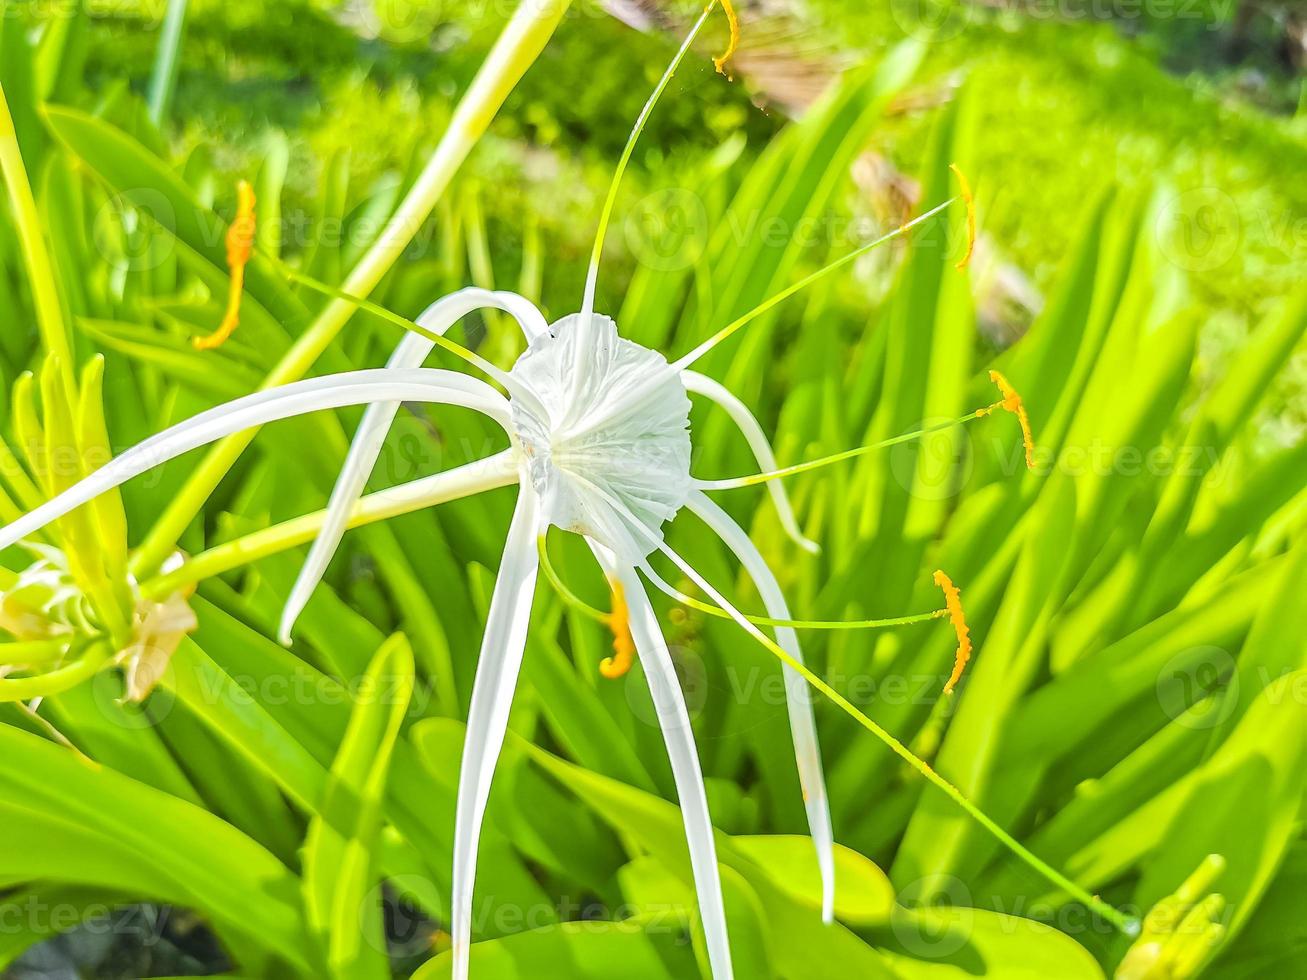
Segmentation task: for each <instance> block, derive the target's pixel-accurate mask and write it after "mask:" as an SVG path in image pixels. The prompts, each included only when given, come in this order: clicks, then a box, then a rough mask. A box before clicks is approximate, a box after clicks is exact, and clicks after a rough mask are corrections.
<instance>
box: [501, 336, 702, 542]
mask: <svg viewBox="0 0 1307 980" xmlns="http://www.w3.org/2000/svg"><path fill="white" fill-rule="evenodd" d="M510 375H511V377H512V378H513V379H514V380H515V381H516V382H518V384H520V385H521V386H522V388H524V389H525V392H515V393H514V396H513V401H512V418H513V427H514V429H515V431H516V434H517V437H518V440H519V443H520V446H521V452H522V455H523V464H524V466H525V468H526V471H527V474H528V476H529V478H530V480H531V484H532V486H533V487H534V488H535V490H536V492H537V493H538V494H539V495H540V499H541V507H542V513H543V515H544V519H545V521H547V522H548V523H549V524H553V525H555V526H557V527H560V528H563V529H565V530H568V531H575V532H576V533H578V534H584V535H586V536H587V537H590V538H593V539H594V540H596V541H598V542H599V543H600V544H603V545H605V546H606V547H608V548H610V549H611V550H613V551H614V552H616V553H617V554H618V556H619V557H620V558H622V559H623V560H624V561H626V562H628V563H634V562H637V561H639V560H641V559H642V558H644V557H645V556H646V555H647V554H649V552H651V551H653V550H654V549H655V548H656V547H657V545H658V542H660V541H661V540H662V526H663V524H665V523H666V522H667V521H668V520H670V519H671V518H672V517H673V516H675V514H676V512H677V511H679V510H680V509H681V507H682V506H684V505H685V502H686V500H687V499H688V498H689V494H690V489H691V483H690V419H689V413H690V400H689V398H688V397H687V395H686V393H685V386H684V385H683V384H682V383H681V379H680V376H679V375H678V374H677V372H675V371H674V370H672V368H671V366H670V365H669V364H668V363H667V359H666V358H664V357H663V356H662V355H661V354H659V353H658V352H657V351H653V350H650V349H649V348H647V347H641V346H640V345H639V344H635V343H632V342H631V341H629V340H624V339H623V338H621V337H620V336H618V333H617V324H615V323H614V322H613V321H612V320H611V319H609V318H608V317H606V316H602V315H600V314H597V313H596V314H592V315H591V316H590V317H589V318H588V322H586V321H584V320H583V319H582V315H581V314H572V315H571V316H567V317H564V318H563V319H561V320H559V321H558V322H557V323H555V324H554V325H553V326H552V327H551V328H550V332H549V333H548V334H545V335H542V336H540V337H538V338H536V339H535V340H534V341H533V342H532V343H531V346H530V347H529V348H528V349H527V350H526V352H525V353H524V354H523V355H522V356H521V357H520V358H518V360H517V363H516V364H514V365H513V369H512V371H511V372H510Z"/></svg>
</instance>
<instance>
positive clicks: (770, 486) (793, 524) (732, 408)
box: [681, 371, 821, 618]
mask: <svg viewBox="0 0 1307 980" xmlns="http://www.w3.org/2000/svg"><path fill="white" fill-rule="evenodd" d="M681 381H682V382H683V383H684V384H685V390H686V391H688V392H690V393H691V394H695V395H702V396H703V397H704V398H707V399H708V400H709V401H711V402H714V403H715V404H717V405H718V406H720V407H721V408H722V409H723V410H724V411H725V412H726V414H727V415H729V416H730V417H731V421H732V422H734V423H735V425H736V427H737V428H738V429H739V430H740V434H741V435H743V436H744V440H745V442H747V443H748V444H749V448H750V449H751V450H752V451H753V458H754V459H755V460H757V462H758V469H759V470H761V471H762V472H764V473H769V472H771V471H772V470H776V469H779V468H780V465H779V464H778V463H777V462H776V454H775V453H773V452H772V448H771V443H769V442H768V441H767V434H766V433H765V432H763V431H762V426H761V425H759V424H758V420H757V419H756V418H754V415H753V413H752V412H750V411H749V406H747V405H745V404H744V402H742V401H740V399H738V398H736V397H735V394H734V393H733V392H732V391H731V390H730V389H729V388H727V387H726V386H725V385H723V384H721V383H720V382H718V381H715V380H713V379H712V378H710V377H708V376H707V375H705V374H700V373H699V372H698V371H682V372H681ZM767 492H768V493H769V494H771V499H772V504H773V505H774V506H775V508H776V516H777V518H779V520H780V522H781V527H782V528H784V529H785V533H786V534H788V535H789V536H790V537H791V538H793V539H794V542H795V543H796V544H797V545H798V546H799V547H800V548H802V549H803V550H804V551H806V552H808V553H809V554H814V555H815V554H817V552H819V551H820V550H821V547H820V545H818V544H817V542H816V541H813V540H812V539H811V538H807V537H804V535H803V532H802V531H800V530H799V522H798V521H797V520H795V518H794V509H793V508H792V507H791V506H790V498H789V495H788V494H787V493H786V492H785V484H784V483H783V482H782V481H780V480H769V481H768V482H767ZM777 618H779V617H777Z"/></svg>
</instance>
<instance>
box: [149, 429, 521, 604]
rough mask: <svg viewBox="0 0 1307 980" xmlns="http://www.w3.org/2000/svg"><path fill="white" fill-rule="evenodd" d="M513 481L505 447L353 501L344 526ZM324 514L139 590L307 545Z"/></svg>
mask: <svg viewBox="0 0 1307 980" xmlns="http://www.w3.org/2000/svg"><path fill="white" fill-rule="evenodd" d="M516 480H517V469H516V463H515V462H514V459H513V457H512V455H511V454H510V453H509V452H508V451H505V452H502V453H497V454H496V455H494V456H490V457H488V458H486V459H481V460H477V461H476V462H475V463H468V464H466V465H464V466H459V467H457V468H456V469H452V470H447V471H445V472H443V473H437V474H435V475H434V476H429V477H425V478H423V479H421V480H414V481H413V482H411V483H405V484H402V485H401V486H398V487H391V488H390V489H388V490H380V491H378V492H377V493H372V494H368V495H367V496H366V497H364V498H363V499H362V500H360V501H359V502H358V503H357V504H355V505H354V510H353V511H352V512H351V513H350V518H349V523H348V524H347V526H348V527H351V528H353V527H361V526H363V525H364V524H372V523H373V522H375V521H384V520H386V519H387V518H390V517H398V516H399V515H400V514H408V513H411V512H412V511H415V510H422V509H424V508H426V507H434V506H436V505H437V504H443V503H446V502H448V501H450V500H458V499H459V498H462V497H468V496H471V495H472V494H476V493H481V492H482V491H485V490H493V489H495V488H497V487H504V486H508V485H509V484H511V483H513V482H514V481H516ZM326 515H327V512H326V511H325V510H320V511H318V512H316V513H313V514H305V515H304V516H302V517H296V518H293V519H292V520H289V521H283V522H282V523H280V524H275V525H273V526H272V527H266V528H263V529H262V530H259V531H255V532H253V533H251V534H246V535H243V536H242V537H239V538H235V539H233V540H231V541H227V542H225V543H223V544H220V545H218V546H217V547H214V548H210V549H209V550H208V551H203V552H201V553H200V554H198V555H196V556H195V557H194V558H190V559H188V560H186V561H185V562H183V563H182V564H181V565H179V566H178V567H177V568H175V569H172V570H171V571H169V572H166V573H165V574H162V575H157V576H155V577H154V578H151V579H148V580H146V581H145V582H144V583H142V584H141V594H142V595H143V596H145V597H146V598H148V599H161V598H163V597H164V596H166V595H170V594H171V593H173V592H176V591H178V590H179V589H182V588H185V587H186V586H188V585H192V584H193V583H195V582H198V581H200V580H201V579H206V578H212V577H213V576H214V575H221V574H222V573H223V572H229V571H231V570H232V569H233V568H239V567H240V566H242V565H248V564H250V563H251V562H253V561H257V560H258V559H260V558H266V557H267V556H268V555H275V554H277V553H278V552H282V551H285V550H287V549H288V548H294V547H297V546H298V545H301V544H305V543H307V542H309V541H312V540H313V538H314V537H315V536H316V535H317V533H318V530H319V529H320V528H321V527H322V523H323V521H324V520H325V519H326Z"/></svg>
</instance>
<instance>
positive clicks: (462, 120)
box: [132, 0, 570, 578]
mask: <svg viewBox="0 0 1307 980" xmlns="http://www.w3.org/2000/svg"><path fill="white" fill-rule="evenodd" d="M569 2H570V0H523V2H522V3H521V5H520V6H519V7H518V8H517V11H516V12H515V13H514V14H513V17H512V19H511V20H510V21H509V22H508V25H507V26H506V27H505V28H504V31H503V33H502V34H501V35H500V36H499V40H498V41H496V42H495V46H494V48H493V49H492V50H491V52H490V54H489V56H488V57H487V58H486V60H485V62H484V63H483V64H482V65H481V68H480V70H479V71H478V72H477V75H476V78H474V79H473V80H472V85H471V87H470V88H469V89H468V91H467V94H466V95H464V96H463V99H462V100H461V101H460V102H459V104H458V108H457V109H455V110H454V116H453V118H452V119H451V120H450V123H449V128H448V129H447V130H446V131H445V134H444V136H442V137H441V140H440V143H439V144H438V145H437V146H436V149H435V152H434V153H433V154H432V156H431V159H430V160H429V161H428V162H427V165H426V168H425V169H424V170H423V171H422V173H421V174H420V175H419V176H418V179H417V182H416V183H415V184H414V185H413V187H412V189H410V190H409V192H408V194H407V195H406V196H405V197H404V200H403V201H402V202H401V203H400V206H399V208H398V210H396V211H395V213H394V214H393V215H391V218H390V221H389V222H388V223H387V224H386V227H385V228H384V229H383V230H382V232H381V234H380V235H379V236H378V238H377V240H376V241H375V242H374V243H373V245H372V247H371V248H370V249H368V251H367V254H365V255H364V256H363V258H362V259H361V260H360V261H359V264H358V265H357V266H355V267H354V270H353V271H352V272H351V273H350V274H349V276H348V277H347V278H346V280H345V282H344V284H343V287H342V289H343V291H344V292H346V293H350V294H352V295H355V296H364V297H366V296H367V295H368V294H369V293H371V292H372V290H373V289H374V288H375V287H376V285H377V283H379V282H380V281H381V278H382V277H383V276H384V275H385V274H386V273H387V272H388V271H390V268H391V267H392V266H393V265H394V264H395V262H396V260H397V259H398V258H399V257H400V255H401V254H402V253H403V251H404V249H405V248H407V247H408V244H409V242H411V241H412V240H413V236H414V235H416V234H417V232H418V230H419V229H420V228H421V227H422V225H423V223H424V222H425V221H426V220H427V218H428V217H429V216H430V214H431V211H432V209H433V208H434V207H435V206H436V202H437V201H438V200H439V198H440V196H441V194H443V193H444V192H445V190H446V188H448V186H449V182H450V180H451V179H452V178H453V176H454V174H455V173H456V172H457V170H458V168H459V166H460V165H461V164H462V163H463V161H464V159H466V157H467V155H468V153H469V152H471V150H472V148H473V147H474V146H475V145H476V144H477V142H478V141H479V140H480V138H481V136H482V135H483V134H484V133H485V131H486V128H487V127H488V126H489V125H490V121H491V120H492V119H493V118H494V116H495V114H496V113H497V112H498V111H499V108H500V106H502V105H503V103H504V100H505V99H506V98H507V97H508V94H509V92H511V91H512V90H513V87H514V86H515V85H516V84H517V82H518V80H519V79H521V77H522V75H523V74H524V73H525V72H526V70H527V69H528V68H529V67H530V66H531V64H532V63H533V62H534V61H535V60H536V58H537V57H538V56H539V54H540V52H541V51H542V50H544V46H545V44H546V42H548V40H549V38H550V37H551V36H552V35H553V33H554V29H555V28H556V27H557V26H558V22H559V21H560V20H561V19H562V16H563V14H564V12H566V10H567V7H568V4H569ZM353 311H354V304H353V303H352V302H350V301H348V300H343V299H335V300H333V301H332V302H330V303H328V304H327V306H326V307H325V308H324V309H323V311H322V312H321V313H320V314H319V315H318V317H317V318H316V319H315V320H314V321H313V323H312V324H310V325H309V327H308V329H307V330H305V331H304V333H303V334H301V335H300V336H299V338H298V339H297V340H296V341H295V343H294V344H293V345H292V346H291V349H290V350H289V351H287V352H286V355H285V356H284V357H283V358H282V359H281V361H280V362H279V363H278V364H277V366H276V367H274V368H273V369H272V371H271V373H269V374H268V376H267V378H266V379H265V381H264V387H265V388H270V387H275V386H276V385H282V384H286V383H288V382H290V381H295V380H298V379H299V378H301V377H303V376H304V375H305V374H306V373H307V372H308V370H309V369H310V368H311V367H312V366H313V363H314V362H315V361H316V360H317V359H318V357H319V356H320V355H321V354H322V352H323V351H324V350H326V349H327V346H328V345H329V344H330V343H331V342H332V340H334V339H335V337H336V335H337V334H338V333H339V332H340V330H341V328H343V327H344V326H345V323H346V322H347V321H348V320H349V318H350V315H351V314H352V313H353ZM257 431H258V430H257V429H250V430H247V431H245V432H242V433H239V434H237V435H233V436H229V437H228V438H226V439H224V440H222V442H220V443H218V444H217V445H216V446H214V447H213V449H211V450H210V451H209V454H208V455H207V456H206V457H205V458H204V460H203V462H201V463H200V466H199V468H198V469H196V471H195V472H194V473H192V474H191V477H190V479H189V480H187V482H186V484H185V486H184V487H183V488H182V490H181V492H180V493H178V495H177V496H176V497H175V498H174V499H173V502H172V503H171V504H170V505H169V506H168V509H167V510H166V511H165V512H164V513H163V515H162V516H161V517H160V518H159V520H158V521H157V522H156V523H155V525H154V527H153V528H151V530H150V532H149V534H148V535H147V536H146V538H145V540H144V542H142V544H141V547H140V550H139V551H138V552H137V554H136V555H135V557H134V559H133V562H132V570H133V571H134V572H135V574H136V575H137V577H138V578H140V577H144V575H147V574H149V573H151V572H153V571H155V570H156V569H157V568H158V567H159V565H160V564H162V563H163V561H164V560H165V559H166V558H167V557H168V556H169V555H170V554H171V553H172V552H173V550H174V549H175V548H176V546H177V541H178V540H179V539H180V538H181V535H182V532H184V531H185V530H186V528H187V527H188V526H189V525H190V523H191V521H193V520H194V519H195V517H196V515H197V514H199V512H200V510H201V509H202V508H203V507H204V503H205V501H207V500H208V499H209V495H210V494H212V493H213V491H214V488H216V487H217V486H218V484H219V482H221V480H222V478H223V477H224V476H226V475H227V472H228V471H229V470H230V469H231V467H232V465H233V464H234V463H235V462H236V460H237V458H238V457H239V456H240V454H241V453H242V452H243V451H244V450H245V447H246V446H248V445H249V444H250V441H251V440H252V439H253V438H254V436H255V434H256V433H257Z"/></svg>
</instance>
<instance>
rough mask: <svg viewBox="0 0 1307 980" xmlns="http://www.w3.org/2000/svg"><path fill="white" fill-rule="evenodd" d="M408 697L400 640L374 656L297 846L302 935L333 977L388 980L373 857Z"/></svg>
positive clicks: (409, 676)
mask: <svg viewBox="0 0 1307 980" xmlns="http://www.w3.org/2000/svg"><path fill="white" fill-rule="evenodd" d="M412 693H413V653H412V651H411V650H410V649H409V646H408V641H407V640H406V639H405V638H404V636H403V635H402V634H396V635H395V636H392V637H391V638H390V639H388V640H387V641H386V642H385V643H383V644H382V645H381V648H380V649H378V650H377V653H376V656H375V657H373V659H372V663H371V664H370V665H369V666H368V670H367V673H365V674H364V675H363V682H362V684H361V686H360V687H359V688H358V691H357V693H356V695H355V705H354V710H353V713H352V714H351V715H350V720H349V726H348V727H347V728H346V729H345V737H344V739H343V740H342V741H341V744H340V750H339V751H338V752H337V754H336V761H335V762H334V763H333V764H332V767H331V774H330V777H329V778H328V781H327V787H326V792H325V794H324V796H323V800H322V804H321V806H320V807H319V809H318V813H317V815H316V816H315V817H314V818H313V820H312V821H311V822H310V824H309V832H308V837H307V839H306V841H305V845H304V899H305V907H306V911H307V917H308V925H309V929H310V931H312V932H313V934H314V936H315V938H316V939H317V941H318V942H319V944H320V945H321V946H322V948H323V950H324V952H325V957H324V958H325V961H326V964H327V969H328V972H329V973H330V975H331V976H333V977H341V978H347V980H354V978H359V980H363V978H368V977H379V978H383V980H384V978H387V977H389V975H390V971H389V966H388V963H387V959H386V940H385V932H384V929H383V927H382V921H381V914H382V910H381V903H380V900H379V899H380V887H379V883H378V880H377V873H378V868H377V861H376V858H375V856H374V850H375V848H376V842H377V834H378V833H379V831H380V828H381V821H382V805H383V799H382V797H383V793H384V791H385V786H386V779H387V776H388V775H389V772H390V757H391V753H392V751H393V750H394V747H395V740H396V738H397V737H398V736H399V729H400V725H401V723H402V722H403V720H404V714H405V712H407V710H408V704H409V698H410V697H411V695H412Z"/></svg>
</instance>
